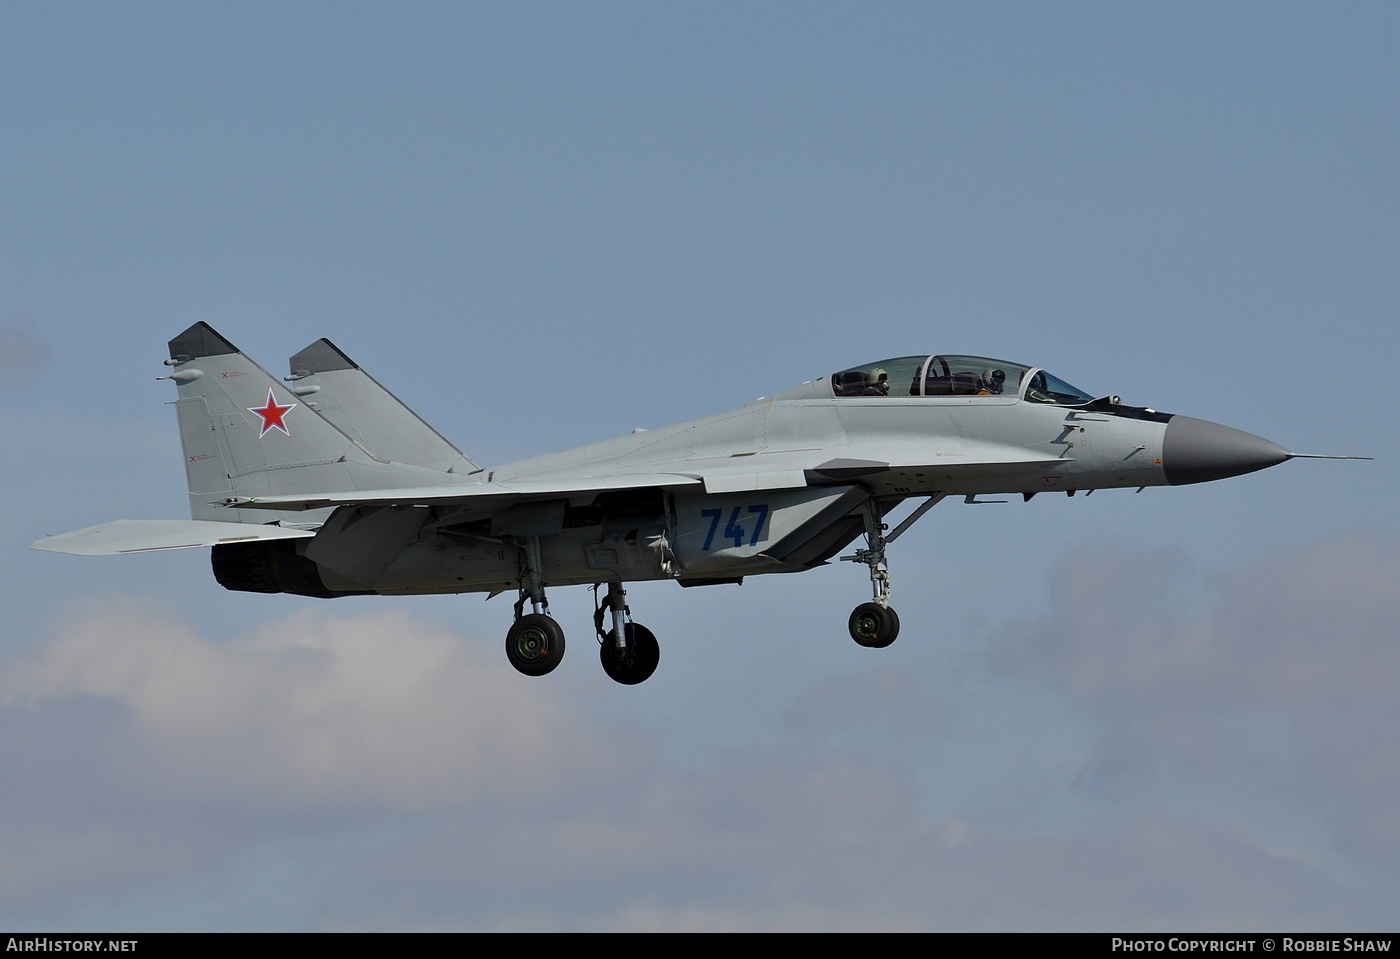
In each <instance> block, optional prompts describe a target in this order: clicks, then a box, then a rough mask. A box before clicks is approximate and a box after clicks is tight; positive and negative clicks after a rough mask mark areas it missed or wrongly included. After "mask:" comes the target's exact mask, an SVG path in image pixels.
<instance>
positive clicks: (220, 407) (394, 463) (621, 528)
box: [33, 323, 1365, 685]
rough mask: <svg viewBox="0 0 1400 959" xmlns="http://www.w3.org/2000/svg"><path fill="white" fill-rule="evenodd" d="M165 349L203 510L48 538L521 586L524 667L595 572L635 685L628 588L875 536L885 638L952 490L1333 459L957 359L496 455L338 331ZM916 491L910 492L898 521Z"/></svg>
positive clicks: (493, 589)
mask: <svg viewBox="0 0 1400 959" xmlns="http://www.w3.org/2000/svg"><path fill="white" fill-rule="evenodd" d="M169 347H170V359H168V360H166V365H168V366H169V367H171V371H170V373H169V374H168V375H166V376H162V377H160V378H161V379H168V380H170V381H172V382H174V384H175V387H176V392H177V399H176V402H175V407H176V412H177V417H178V420H179V426H180V438H181V441H182V444H183V447H184V459H185V471H186V475H187V477H188V480H189V502H190V514H191V516H192V517H193V518H192V519H190V520H118V521H115V522H112V523H107V524H104V525H102V526H95V527H91V528H89V529H84V530H78V531H76V532H72V533H65V534H62V535H59V536H53V537H49V538H47V539H42V540H39V541H38V542H36V543H34V544H33V546H34V548H36V549H42V550H51V551H54V552H64V553H78V554H90V555H91V554H114V553H133V552H143V551H149V550H164V549H183V548H188V547H212V550H211V558H212V564H213V569H214V578H215V579H216V580H217V581H218V582H219V583H220V584H221V585H223V586H224V587H225V588H227V589H231V590H243V591H249V592H258V593H295V594H298V595H302V596H315V597H324V598H330V597H337V596H351V595H362V594H380V595H410V594H421V593H469V592H485V593H487V594H489V595H493V596H494V595H496V594H500V593H515V594H516V596H517V599H516V602H515V621H514V624H513V625H512V626H511V627H510V629H509V631H508V632H507V634H506V644H505V645H506V656H507V657H508V659H509V661H510V663H511V665H512V666H514V667H515V668H516V669H517V670H519V671H520V672H521V673H524V674H526V675H529V676H542V675H544V674H546V673H549V672H551V671H552V670H553V669H554V668H555V667H557V666H558V665H559V663H560V661H561V660H562V659H563V656H564V649H565V641H564V631H563V630H562V629H561V628H560V626H559V624H558V623H557V622H556V621H555V620H554V619H553V618H552V617H551V616H550V614H549V602H548V599H547V597H546V590H547V588H549V587H554V586H566V585H591V586H593V588H594V592H595V607H596V612H595V615H594V631H595V632H596V633H597V636H598V648H599V656H600V659H601V661H602V666H603V669H604V671H605V672H606V673H607V675H608V676H610V677H611V678H613V679H614V680H616V681H617V682H619V683H624V684H627V685H633V684H636V683H640V682H643V681H645V680H646V679H647V678H648V677H650V676H651V675H652V673H653V672H654V671H655V669H656V667H657V664H658V662H659V661H660V657H661V652H660V646H659V644H658V643H657V640H656V636H655V635H654V634H653V633H652V632H651V630H649V629H647V628H646V627H645V626H643V625H641V624H640V623H637V622H634V621H633V620H632V618H631V610H630V608H629V606H628V604H627V600H626V591H625V585H624V584H626V583H632V582H639V581H643V580H674V581H675V582H677V583H679V584H680V585H681V586H707V585H714V584H720V583H739V582H742V581H743V579H744V578H745V577H748V576H757V575H759V574H761V573H792V572H800V571H802V570H808V569H812V568H814V567H816V566H821V565H824V564H826V563H828V562H829V561H830V560H831V559H833V558H834V557H837V556H838V554H840V553H841V551H842V550H843V549H845V548H846V547H847V546H850V545H851V544H852V543H857V541H859V542H858V543H857V545H856V548H855V549H854V550H853V551H852V552H851V553H850V554H848V555H842V556H840V557H839V558H840V559H841V560H847V561H850V562H853V563H855V564H857V565H859V566H864V567H866V569H867V570H868V572H869V576H870V583H871V594H872V595H871V599H870V600H869V601H867V602H862V603H860V604H859V605H857V606H856V608H855V609H854V610H853V611H852V613H851V615H850V618H849V620H848V627H849V631H850V634H851V638H852V639H854V640H855V641H856V642H857V643H859V644H860V645H862V646H867V647H884V646H888V645H889V644H890V643H892V642H894V640H895V637H896V636H898V634H899V617H898V615H896V613H895V611H894V608H893V607H892V606H891V605H890V602H889V598H890V570H889V563H888V558H887V552H886V551H887V549H888V547H889V546H890V544H891V543H893V542H894V541H895V540H897V539H898V538H899V537H900V536H901V535H902V534H903V533H904V532H905V530H907V529H908V528H909V527H910V526H911V525H913V523H914V522H915V521H917V520H918V519H919V518H920V517H921V516H923V515H924V514H925V513H926V512H927V511H928V510H929V509H930V508H931V507H933V506H934V505H935V504H937V503H938V502H939V501H940V500H942V499H944V498H946V497H949V496H962V497H964V498H965V499H966V500H967V501H968V502H978V500H977V497H979V496H984V495H992V494H1017V493H1019V494H1020V495H1021V496H1022V497H1023V498H1024V499H1026V500H1029V499H1031V497H1033V496H1036V495H1039V494H1042V493H1050V492H1059V493H1067V494H1068V495H1070V496H1073V495H1074V494H1075V493H1076V492H1078V491H1080V490H1084V491H1086V493H1087V492H1092V491H1093V490H1097V489H1112V488H1127V489H1137V490H1139V491H1140V490H1141V489H1143V488H1145V487H1148V486H1180V485H1184V484H1189V483H1202V482H1206V481H1209V480H1217V479H1224V478H1225V477H1229V476H1238V475H1240V474H1242V473H1249V472H1253V471H1255V470H1261V469H1265V468H1267V467H1270V466H1276V465H1277V464H1279V463H1282V462H1284V461H1285V460H1288V459H1294V458H1298V457H1304V456H1316V454H1303V453H1293V452H1290V451H1288V450H1286V449H1284V448H1283V447H1281V446H1279V445H1277V444H1275V443H1271V442H1270V441H1268V440H1266V439H1262V438H1260V437H1258V436H1254V435H1252V434H1249V433H1245V432H1242V431H1240V430H1237V429H1233V428H1231V427H1228V426H1222V425H1220V424H1218V423H1211V422H1207V421H1205V420H1199V419H1192V418H1191V417H1187V416H1180V415H1174V414H1171V413H1162V412H1158V411H1156V410H1153V409H1148V408H1145V407H1138V406H1129V405H1126V404H1124V403H1122V402H1120V401H1119V399H1118V397H1116V396H1101V397H1094V396H1091V395H1090V394H1088V393H1085V392H1083V391H1082V390H1079V389H1077V388H1075V387H1073V386H1071V385H1069V384H1068V383H1066V382H1065V381H1064V380H1061V379H1060V378H1058V377H1056V376H1054V375H1052V374H1051V373H1049V372H1048V371H1046V370H1044V369H1041V368H1039V367H1035V366H1028V365H1026V364H1023V363H1013V362H1010V361H1007V360H998V359H990V358H987V357H980V356H963V355H953V354H946V353H942V354H931V355H917V356H901V357H895V358H893V359H886V360H880V361H879V362H875V363H865V364H861V365H858V366H852V367H849V368H847V369H843V370H841V371H840V372H837V373H834V374H832V375H830V376H824V377H821V378H819V379H814V380H809V381H808V382H806V383H803V384H801V385H800V386H796V387H793V388H792V389H789V390H786V391H784V392H781V393H776V394H774V395H772V396H767V397H761V398H759V399H757V400H755V401H754V402H752V403H749V404H748V405H746V406H743V407H740V408H739V409H737V410H734V411H732V412H729V413H722V414H719V415H717V416H710V417H707V418H704V419H699V420H693V421H690V422H686V423H681V424H678V425H676V426H670V427H666V428H664V429H653V430H646V431H641V430H639V431H636V432H634V433H632V434H631V435H629V436H623V437H620V438H618V439H613V440H607V441H604V442H601V443H594V444H592V445H589V446H583V447H580V448H578V449H573V450H568V451H566V452H562V453H555V454H552V455H549V456H543V457H539V458H536V459H529V460H523V461H520V462H516V463H509V464H506V465H503V466H497V467H494V468H484V467H482V466H479V465H478V464H477V463H476V462H474V461H473V460H471V459H470V458H468V457H467V456H466V455H465V454H463V453H462V452H461V451H460V450H459V449H457V447H455V446H453V445H452V444H451V443H450V442H448V441H447V440H446V439H444V438H443V437H442V435H441V434H439V433H438V432H437V431H436V430H434V429H433V428H432V427H430V426H429V425H428V424H427V423H425V422H424V421H423V420H422V419H421V418H420V417H418V416H417V414H415V413H414V412H413V411H412V410H410V409H409V408H408V407H407V406H405V405H404V404H403V403H401V402H400V401H399V400H398V399H397V398H396V397H395V396H394V395H393V394H392V393H390V392H389V391H388V390H386V389H385V388H384V387H382V386H381V385H380V384H379V383H378V382H377V381H375V380H374V379H373V377H371V376H370V375H369V374H368V373H366V372H365V371H364V370H363V369H361V368H360V367H359V365H358V364H356V363H355V362H354V361H353V360H351V359H350V358H349V357H348V356H347V355H346V354H345V353H343V352H342V351H341V350H339V349H338V348H337V347H336V346H335V345H334V344H332V343H331V342H330V341H329V340H325V339H322V340H317V341H316V342H315V343H313V344H311V345H310V346H308V347H307V348H306V349H304V350H302V351H301V352H300V353H298V354H296V355H295V356H293V357H292V359H291V373H290V375H288V376H287V377H286V378H285V380H286V382H285V384H284V383H282V382H278V381H277V380H276V379H275V378H274V377H273V376H272V375H271V374H269V373H268V372H266V371H265V370H263V369H262V368H261V367H260V366H258V365H257V364H256V363H254V362H253V361H252V360H251V359H249V358H248V357H247V356H245V355H243V353H241V352H240V351H239V350H238V348H237V347H235V346H234V345H233V344H232V343H230V342H229V341H228V340H226V339H225V338H224V337H223V336H221V335H220V334H219V333H217V332H216V331H215V330H214V329H213V328H212V327H210V326H208V325H207V324H205V323H196V324H194V325H193V326H191V327H190V328H189V329H187V330H185V331H184V332H183V333H181V334H180V335H178V336H176V337H175V338H174V339H173V340H171V341H170V343H169ZM1316 458H1337V459H1362V458H1365V457H1316ZM907 500H912V501H915V502H916V503H917V505H916V507H915V508H914V509H913V510H912V512H910V513H909V514H908V516H906V517H905V518H904V519H903V521H902V522H900V523H899V524H898V525H897V526H895V527H894V529H890V528H889V524H888V523H887V522H886V517H887V516H889V515H890V513H891V511H892V510H894V509H895V508H896V507H898V506H899V505H900V504H902V503H904V502H905V501H907ZM601 590H605V592H604V593H603V595H602V596H601V598H600V597H599V595H598V594H599V591H601ZM527 604H528V605H529V607H530V610H529V612H526V611H525V607H526V605H527ZM608 626H611V628H610V629H609V628H607V627H608Z"/></svg>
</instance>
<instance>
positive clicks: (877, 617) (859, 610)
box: [841, 497, 941, 649]
mask: <svg viewBox="0 0 1400 959" xmlns="http://www.w3.org/2000/svg"><path fill="white" fill-rule="evenodd" d="M940 499H941V497H940ZM930 505H931V504H930ZM887 528H888V527H887V526H886V525H885V522H884V510H883V509H882V508H881V506H880V504H879V503H878V502H876V501H875V500H874V499H872V500H870V501H869V502H868V503H867V504H866V507H865V548H864V549H857V550H856V551H855V554H854V555H852V556H842V557H841V558H842V559H844V560H848V561H850V562H853V563H864V564H865V565H866V566H869V567H870V588H871V591H872V592H873V593H874V594H875V599H874V601H873V602H869V603H861V604H860V605H859V606H857V607H856V608H855V609H854V610H853V611H852V612H851V618H850V620H849V622H848V623H847V626H848V628H849V629H850V631H851V638H852V639H854V640H855V641H856V642H857V643H859V644H860V645H862V646H870V647H874V648H876V649H881V648H883V647H885V646H888V645H889V644H890V643H892V642H894V641H895V639H896V638H897V637H898V636H899V614H898V613H896V612H895V611H894V607H892V606H890V569H889V566H887V565H886V564H885V545H886V544H887V543H888V542H889V540H888V539H886V537H885V530H886V529H887ZM905 528H907V524H906V525H905V526H901V528H900V529H899V530H897V531H896V533H899V532H903V530H904V529H905Z"/></svg>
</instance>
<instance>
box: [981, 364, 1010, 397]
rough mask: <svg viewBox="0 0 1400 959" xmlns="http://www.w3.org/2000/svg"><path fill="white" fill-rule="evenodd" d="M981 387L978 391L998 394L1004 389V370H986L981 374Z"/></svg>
mask: <svg viewBox="0 0 1400 959" xmlns="http://www.w3.org/2000/svg"><path fill="white" fill-rule="evenodd" d="M982 385H983V389H982V390H980V391H979V392H983V393H990V394H993V395H995V396H1000V395H1001V394H1002V392H1003V391H1004V390H1005V389H1006V371H1005V370H988V371H987V372H986V373H984V374H983V376H982Z"/></svg>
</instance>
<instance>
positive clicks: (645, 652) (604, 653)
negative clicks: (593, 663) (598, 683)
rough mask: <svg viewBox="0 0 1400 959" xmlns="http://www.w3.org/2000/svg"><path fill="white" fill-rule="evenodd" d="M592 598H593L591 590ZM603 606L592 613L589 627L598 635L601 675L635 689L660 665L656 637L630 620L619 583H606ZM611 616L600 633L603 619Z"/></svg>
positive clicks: (595, 592) (625, 592)
mask: <svg viewBox="0 0 1400 959" xmlns="http://www.w3.org/2000/svg"><path fill="white" fill-rule="evenodd" d="M594 595H595V596H596V595H597V590H596V588H595V590H594ZM605 603H606V605H605V606H599V607H598V608H597V609H596V610H595V611H594V613H593V628H594V629H595V630H596V631H597V633H598V641H599V646H598V658H599V659H600V660H601V661H602V664H603V672H605V673H607V674H608V678H609V679H612V680H613V681H614V682H619V683H622V684H623V685H624V686H635V685H637V684H638V683H642V682H646V680H647V679H649V678H650V677H651V674H652V673H654V672H656V666H657V664H658V663H660V662H661V644H660V643H658V642H657V641H656V635H655V634H654V633H652V631H651V630H649V629H647V628H646V627H645V626H643V625H642V624H641V623H634V622H632V621H631V616H632V611H631V610H630V609H628V608H627V591H626V590H625V589H623V588H622V584H621V583H609V584H608V595H607V597H606V598H605ZM608 613H611V614H612V622H613V628H612V629H611V630H609V631H608V632H606V633H604V632H603V620H604V618H605V617H606V616H607V614H608Z"/></svg>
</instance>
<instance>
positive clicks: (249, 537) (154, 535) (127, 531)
mask: <svg viewBox="0 0 1400 959" xmlns="http://www.w3.org/2000/svg"><path fill="white" fill-rule="evenodd" d="M314 535H315V531H314V530H309V529H292V528H289V527H285V526H253V525H250V524H248V523H215V522H210V521H208V520H198V519H119V520H113V521H112V522H110V523H103V524H102V525H101V526H89V527H88V528H87V529H80V530H75V531H74V532H71V533H61V534H59V535H58V536H49V537H46V538H45V539H41V540H38V541H37V542H34V543H31V544H30V547H29V548H30V549H42V550H47V551H48V552H51V553H73V554H75V555H78V556H111V555H114V554H117V553H145V552H152V551H155V550H163V549H194V548H196V547H200V546H218V545H220V544H222V543H246V542H251V541H253V540H267V539H303V538H306V537H310V536H314Z"/></svg>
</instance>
